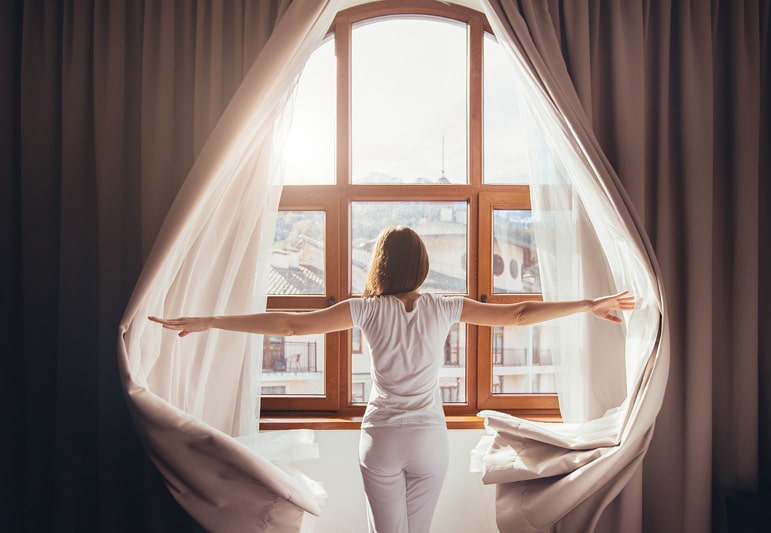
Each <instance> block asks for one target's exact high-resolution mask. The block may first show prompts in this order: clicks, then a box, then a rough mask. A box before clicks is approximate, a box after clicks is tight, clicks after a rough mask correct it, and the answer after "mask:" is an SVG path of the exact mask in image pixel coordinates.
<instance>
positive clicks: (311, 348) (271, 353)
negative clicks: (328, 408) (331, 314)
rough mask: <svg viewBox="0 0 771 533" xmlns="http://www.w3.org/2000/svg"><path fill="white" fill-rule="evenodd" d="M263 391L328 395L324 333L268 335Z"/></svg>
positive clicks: (266, 339) (263, 368)
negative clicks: (325, 381)
mask: <svg viewBox="0 0 771 533" xmlns="http://www.w3.org/2000/svg"><path fill="white" fill-rule="evenodd" d="M261 388H262V394H263V395H266V396H281V395H285V396H323V395H324V335H295V336H292V337H282V336H280V335H265V337H264V339H263V343H262V383H261Z"/></svg>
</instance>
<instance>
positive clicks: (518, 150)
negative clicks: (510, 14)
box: [483, 34, 529, 184]
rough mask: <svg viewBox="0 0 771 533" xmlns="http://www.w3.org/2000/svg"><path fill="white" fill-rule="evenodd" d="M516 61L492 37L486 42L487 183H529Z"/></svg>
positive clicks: (485, 151) (485, 144)
mask: <svg viewBox="0 0 771 533" xmlns="http://www.w3.org/2000/svg"><path fill="white" fill-rule="evenodd" d="M513 61H514V60H513V59H512V58H510V57H509V56H508V52H506V50H504V49H503V47H502V46H501V45H500V44H498V42H497V41H496V40H495V38H494V37H492V36H490V35H489V34H487V35H486V38H485V40H484V133H483V135H484V182H485V183H498V184H507V183H508V184H527V183H528V173H529V170H528V147H527V138H528V137H527V135H528V134H529V132H528V131H526V128H525V127H524V125H523V122H522V119H521V117H520V112H519V96H518V95H519V93H520V90H519V87H518V82H517V79H516V77H515V75H514V72H513V70H514V68H515V67H514V64H513Z"/></svg>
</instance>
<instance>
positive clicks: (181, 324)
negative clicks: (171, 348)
mask: <svg viewBox="0 0 771 533" xmlns="http://www.w3.org/2000/svg"><path fill="white" fill-rule="evenodd" d="M147 318H148V319H150V320H151V321H153V322H157V323H158V324H161V325H162V326H163V327H164V328H166V329H171V330H174V331H179V336H180V337H185V336H187V335H190V334H191V333H198V332H200V331H206V330H208V329H211V317H208V316H202V317H180V318H158V317H155V316H148V317H147Z"/></svg>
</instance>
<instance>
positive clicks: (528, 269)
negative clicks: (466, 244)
mask: <svg viewBox="0 0 771 533" xmlns="http://www.w3.org/2000/svg"><path fill="white" fill-rule="evenodd" d="M492 249H493V257H492V268H493V292H494V293H496V294H514V293H520V294H521V293H540V292H541V274H540V271H539V269H538V252H537V250H536V247H535V235H534V233H533V216H532V212H531V211H528V210H522V209H495V210H493V247H492Z"/></svg>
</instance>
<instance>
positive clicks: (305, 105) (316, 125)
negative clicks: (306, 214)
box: [284, 39, 337, 185]
mask: <svg viewBox="0 0 771 533" xmlns="http://www.w3.org/2000/svg"><path fill="white" fill-rule="evenodd" d="M335 64H336V63H335V42H334V39H329V40H327V41H325V42H324V43H323V44H322V45H321V46H320V47H318V48H317V49H316V50H315V51H314V52H313V54H311V57H310V59H308V62H307V63H306V64H305V68H304V69H303V72H302V74H301V75H300V79H299V81H298V85H297V94H296V97H295V101H294V106H293V108H292V113H293V114H292V126H291V128H290V129H289V134H288V136H287V140H286V145H285V146H284V157H285V159H286V172H285V174H284V183H285V184H287V185H323V184H332V183H334V182H335V98H336V94H337V91H336V85H335V84H336V73H335Z"/></svg>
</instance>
